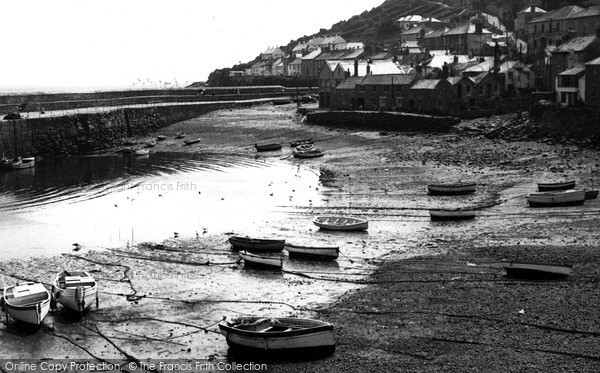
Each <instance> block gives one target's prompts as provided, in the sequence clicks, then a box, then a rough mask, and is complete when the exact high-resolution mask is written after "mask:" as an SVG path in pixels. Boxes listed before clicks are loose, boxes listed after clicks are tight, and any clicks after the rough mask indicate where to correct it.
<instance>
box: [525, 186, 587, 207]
mask: <svg viewBox="0 0 600 373" xmlns="http://www.w3.org/2000/svg"><path fill="white" fill-rule="evenodd" d="M527 202H529V206H531V207H555V206H577V205H583V203H584V202H585V190H576V189H571V190H559V191H555V192H539V193H531V194H529V195H528V196H527Z"/></svg>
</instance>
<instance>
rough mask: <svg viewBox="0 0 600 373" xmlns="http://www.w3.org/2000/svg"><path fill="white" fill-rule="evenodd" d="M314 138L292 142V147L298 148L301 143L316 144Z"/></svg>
mask: <svg viewBox="0 0 600 373" xmlns="http://www.w3.org/2000/svg"><path fill="white" fill-rule="evenodd" d="M314 142H315V141H314V140H313V139H302V140H296V141H292V142H290V148H297V147H298V146H300V145H311V144H314Z"/></svg>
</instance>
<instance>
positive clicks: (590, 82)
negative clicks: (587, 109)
mask: <svg viewBox="0 0 600 373" xmlns="http://www.w3.org/2000/svg"><path fill="white" fill-rule="evenodd" d="M584 66H585V103H586V105H588V106H591V107H594V108H596V109H600V57H599V58H596V59H593V60H591V61H589V62H586V63H585V65H584Z"/></svg>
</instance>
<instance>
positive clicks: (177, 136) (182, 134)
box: [175, 131, 186, 139]
mask: <svg viewBox="0 0 600 373" xmlns="http://www.w3.org/2000/svg"><path fill="white" fill-rule="evenodd" d="M185 135H186V133H185V132H183V131H181V132H177V133H176V134H175V138H176V139H183V138H184V137H185Z"/></svg>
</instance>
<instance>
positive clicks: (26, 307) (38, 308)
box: [3, 283, 51, 325]
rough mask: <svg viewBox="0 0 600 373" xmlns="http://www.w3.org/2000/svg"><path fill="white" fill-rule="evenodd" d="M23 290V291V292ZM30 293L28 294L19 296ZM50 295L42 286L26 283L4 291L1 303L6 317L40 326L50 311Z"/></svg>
mask: <svg viewBox="0 0 600 373" xmlns="http://www.w3.org/2000/svg"><path fill="white" fill-rule="evenodd" d="M24 289H25V290H24ZM28 291H32V293H30V294H26V295H20V296H16V297H15V293H16V294H23V292H28ZM50 300H51V297H50V293H49V292H48V291H47V290H46V288H44V286H43V285H42V284H39V283H38V284H34V283H26V284H23V285H17V286H11V287H8V288H5V289H4V294H3V301H4V307H5V309H6V312H7V314H8V315H10V316H11V317H12V318H13V319H15V320H18V321H21V322H25V323H28V324H33V325H40V324H41V323H42V320H44V317H46V315H47V314H48V311H50Z"/></svg>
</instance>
